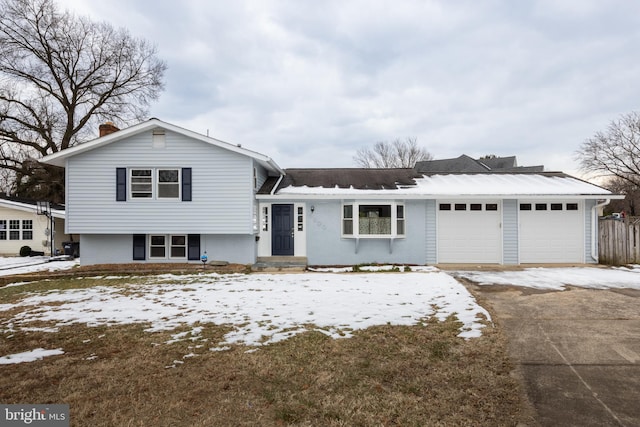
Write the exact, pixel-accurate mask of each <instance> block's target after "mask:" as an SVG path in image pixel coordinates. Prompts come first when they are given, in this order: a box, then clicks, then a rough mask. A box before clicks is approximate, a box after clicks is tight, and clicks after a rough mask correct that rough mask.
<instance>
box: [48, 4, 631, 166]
mask: <svg viewBox="0 0 640 427" xmlns="http://www.w3.org/2000/svg"><path fill="white" fill-rule="evenodd" d="M58 1H59V5H60V6H61V7H62V8H66V9H69V10H70V11H73V12H75V13H77V14H80V15H90V16H91V17H93V18H94V19H99V20H105V21H108V22H109V23H111V24H113V25H114V26H116V27H125V28H127V29H129V31H130V32H131V33H132V34H134V35H136V36H140V37H142V38H146V39H147V40H149V41H152V42H154V43H156V45H157V47H158V51H159V55H160V57H161V58H163V59H164V60H166V61H167V64H168V67H169V68H168V71H167V74H166V90H165V92H164V93H163V95H162V97H161V98H160V100H159V101H158V102H157V103H156V104H154V106H153V107H152V110H151V116H153V117H158V118H160V119H161V120H164V121H168V122H170V123H173V124H176V125H179V126H183V127H186V128H188V129H190V130H193V131H196V132H200V133H203V134H206V133H207V132H209V135H210V136H213V137H215V138H218V139H221V140H223V141H227V142H231V143H234V144H242V145H243V146H244V147H246V148H250V149H253V150H256V151H259V152H261V153H263V154H266V155H269V156H271V157H273V158H274V160H275V161H276V162H277V163H278V164H279V165H280V166H282V167H285V168H286V167H353V166H355V163H354V161H353V156H354V155H355V153H356V151H357V150H358V148H360V147H364V146H368V145H372V144H373V143H375V142H377V141H390V140H393V139H396V138H405V137H415V138H417V140H418V143H419V144H420V145H422V146H424V147H426V148H427V150H428V151H429V152H431V153H432V154H433V155H434V156H435V157H436V158H447V157H457V156H459V155H460V154H468V155H470V156H474V157H477V156H482V155H485V154H497V155H505V156H506V155H517V156H518V161H519V164H521V165H536V164H544V165H545V166H546V168H547V170H563V171H565V172H569V173H575V174H577V173H578V172H577V168H578V165H577V162H576V161H575V160H574V153H575V151H576V149H577V148H578V147H579V145H580V144H581V142H583V141H584V140H585V139H586V138H588V137H590V136H592V135H593V134H594V133H595V132H596V131H598V130H604V129H605V128H606V126H607V125H608V123H609V122H610V121H611V120H614V119H617V118H618V117H619V116H620V115H621V114H623V113H627V112H630V111H632V110H638V109H640V85H639V84H638V81H639V76H640V54H639V51H638V47H639V46H640V2H637V1H630V0H606V1H600V0H538V1H534V0H532V1H526V0H523V1H511V0H502V1H500V0H483V1H477V0H456V1H445V0H442V1H431V0H422V1H408V0H407V1H404V0H393V1H375V0H363V1H360V0H336V1H333V0H322V1H314V0H282V1H277V0H254V1H248V0H246V1H245V0H232V1H223V0H215V1H207V0H182V1H180V2H177V1H175V0H110V1H108V2H96V1H92V0H58Z"/></svg>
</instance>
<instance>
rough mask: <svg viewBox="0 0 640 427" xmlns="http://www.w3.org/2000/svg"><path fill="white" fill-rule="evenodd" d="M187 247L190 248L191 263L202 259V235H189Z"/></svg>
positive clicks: (189, 257)
mask: <svg viewBox="0 0 640 427" xmlns="http://www.w3.org/2000/svg"><path fill="white" fill-rule="evenodd" d="M187 247H188V259H189V260H190V261H191V260H196V261H197V260H199V259H200V235H199V234H189V236H187Z"/></svg>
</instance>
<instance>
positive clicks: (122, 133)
mask: <svg viewBox="0 0 640 427" xmlns="http://www.w3.org/2000/svg"><path fill="white" fill-rule="evenodd" d="M158 128H160V129H165V130H168V131H171V132H175V133H178V134H180V135H184V136H186V137H188V138H193V139H195V140H198V141H202V142H205V143H207V144H211V145H213V146H216V147H220V148H223V149H225V150H229V151H232V152H234V153H239V154H242V155H245V156H248V157H251V158H253V159H255V160H257V161H258V162H259V163H260V164H261V165H263V166H264V167H265V168H266V169H267V170H269V171H271V172H274V173H278V174H281V173H284V171H283V170H282V169H281V168H280V166H278V165H277V164H276V162H275V161H273V159H271V157H268V156H265V155H264V154H260V153H258V152H255V151H252V150H247V149H246V148H242V147H241V146H239V145H233V144H230V143H228V142H224V141H220V140H218V139H215V138H211V137H208V136H205V135H201V134H199V133H197V132H193V131H190V130H188V129H184V128H181V127H179V126H176V125H172V124H170V123H167V122H163V121H162V120H159V119H156V118H152V119H149V120H147V121H145V122H141V123H138V124H137V125H133V126H130V127H128V128H126V129H121V130H119V131H117V132H113V133H110V134H109V135H106V136H103V137H100V138H96V139H94V140H91V141H89V142H85V143H83V144H79V145H76V146H74V147H71V148H67V149H66V150H62V151H58V152H57V153H53V154H49V155H48V156H45V157H43V158H42V159H40V162H42V163H47V164H50V165H55V166H62V167H64V166H65V162H66V159H68V158H69V157H72V156H75V155H78V154H81V153H86V152H87V151H91V150H94V149H96V148H98V147H103V146H105V145H108V144H112V143H114V142H116V141H121V140H123V139H125V138H128V137H130V136H132V135H137V134H139V133H142V132H148V131H152V130H154V129H158Z"/></svg>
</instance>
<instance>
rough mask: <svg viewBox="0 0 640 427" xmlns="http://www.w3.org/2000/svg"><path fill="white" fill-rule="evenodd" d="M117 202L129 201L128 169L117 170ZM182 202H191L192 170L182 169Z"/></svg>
mask: <svg viewBox="0 0 640 427" xmlns="http://www.w3.org/2000/svg"><path fill="white" fill-rule="evenodd" d="M116 201H117V202H126V201H127V168H116ZM182 201H183V202H190V201H191V168H182Z"/></svg>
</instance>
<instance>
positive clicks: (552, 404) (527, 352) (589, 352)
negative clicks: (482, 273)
mask: <svg viewBox="0 0 640 427" xmlns="http://www.w3.org/2000/svg"><path fill="white" fill-rule="evenodd" d="M467 285H468V287H469V289H470V290H471V291H472V292H473V293H474V294H475V295H476V297H477V298H478V300H479V302H480V303H481V304H483V305H484V306H485V308H487V309H488V310H489V311H490V312H491V313H492V315H493V317H494V319H493V320H494V322H496V323H497V324H498V325H500V326H501V327H502V328H503V329H504V331H505V332H506V334H507V337H508V340H509V350H510V353H511V355H512V358H513V361H514V363H515V364H516V365H517V366H518V368H519V371H520V373H521V374H522V378H523V382H524V387H525V390H526V393H527V395H528V397H529V400H530V402H531V404H532V405H533V407H534V410H535V412H536V419H537V420H538V421H539V423H540V424H541V425H543V426H640V291H638V290H625V289H622V290H591V289H580V288H568V289H567V290H565V291H539V290H533V289H527V288H519V287H512V286H478V285H476V284H473V283H471V282H467Z"/></svg>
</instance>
